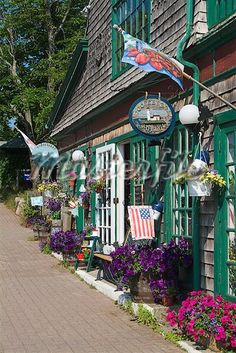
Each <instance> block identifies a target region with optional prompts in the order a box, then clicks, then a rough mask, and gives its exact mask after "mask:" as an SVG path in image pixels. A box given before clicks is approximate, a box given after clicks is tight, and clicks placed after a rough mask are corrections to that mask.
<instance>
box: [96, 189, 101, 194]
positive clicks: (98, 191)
mask: <svg viewBox="0 0 236 353" xmlns="http://www.w3.org/2000/svg"><path fill="white" fill-rule="evenodd" d="M95 191H96V193H97V194H101V192H102V191H103V188H96V189H95Z"/></svg>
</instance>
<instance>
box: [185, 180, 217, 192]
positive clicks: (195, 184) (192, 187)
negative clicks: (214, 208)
mask: <svg viewBox="0 0 236 353" xmlns="http://www.w3.org/2000/svg"><path fill="white" fill-rule="evenodd" d="M211 189H212V184H211V183H210V182H205V183H203V182H201V181H199V179H196V180H189V181H188V191H189V196H210V195H211Z"/></svg>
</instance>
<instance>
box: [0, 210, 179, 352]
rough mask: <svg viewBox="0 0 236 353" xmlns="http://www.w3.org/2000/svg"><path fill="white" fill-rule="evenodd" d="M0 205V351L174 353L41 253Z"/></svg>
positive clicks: (171, 348)
mask: <svg viewBox="0 0 236 353" xmlns="http://www.w3.org/2000/svg"><path fill="white" fill-rule="evenodd" d="M31 234H32V231H30V230H28V229H25V228H23V227H21V226H20V225H19V223H18V219H17V218H16V216H14V215H13V214H12V212H11V211H9V210H7V209H6V208H5V207H4V206H3V204H0V353H72V352H74V353H115V352H116V353H117V352H120V353H154V352H155V353H162V352H163V353H178V352H182V351H181V350H180V349H179V348H177V347H175V346H174V345H173V344H171V343H169V342H167V341H164V340H163V338H162V337H161V336H159V335H158V334H155V333H153V332H152V330H151V329H149V328H147V327H144V326H139V325H138V324H137V323H136V322H133V321H130V317H129V316H128V315H127V314H126V313H125V312H123V311H122V310H120V309H119V308H117V307H116V306H115V305H114V303H113V302H112V301H110V299H108V298H106V297H105V296H103V295H102V294H100V293H98V292H97V291H96V290H94V289H91V288H89V287H88V286H87V285H86V284H85V283H83V282H81V281H80V280H79V279H78V278H77V277H76V276H74V275H72V274H71V273H69V272H68V271H67V270H65V269H64V268H62V267H61V266H59V265H58V263H57V260H56V259H54V258H52V257H50V256H46V255H43V254H41V253H40V252H39V250H38V243H37V242H30V241H27V236H29V235H31Z"/></svg>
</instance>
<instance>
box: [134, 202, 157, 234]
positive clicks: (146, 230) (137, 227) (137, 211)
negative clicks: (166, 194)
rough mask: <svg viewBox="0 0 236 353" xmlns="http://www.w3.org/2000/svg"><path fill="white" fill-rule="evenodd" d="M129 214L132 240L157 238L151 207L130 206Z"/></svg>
mask: <svg viewBox="0 0 236 353" xmlns="http://www.w3.org/2000/svg"><path fill="white" fill-rule="evenodd" d="M128 212H129V220H130V230H131V235H132V238H134V239H136V240H140V239H152V238H154V237H155V230H154V220H153V210H152V207H151V206H128Z"/></svg>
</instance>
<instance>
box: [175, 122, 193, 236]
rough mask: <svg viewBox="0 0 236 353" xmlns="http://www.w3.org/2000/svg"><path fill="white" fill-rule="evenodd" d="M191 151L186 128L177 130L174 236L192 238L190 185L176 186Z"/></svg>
mask: <svg viewBox="0 0 236 353" xmlns="http://www.w3.org/2000/svg"><path fill="white" fill-rule="evenodd" d="M190 151H191V144H190V138H189V135H188V131H187V130H186V129H185V128H184V127H180V128H178V129H176V131H175V132H174V136H173V150H172V154H173V157H175V158H174V163H175V175H173V178H172V192H171V208H172V232H171V233H172V236H173V237H175V238H178V237H180V236H183V237H186V238H190V237H192V198H191V197H189V196H188V185H187V183H184V184H176V183H175V182H174V178H175V176H176V174H178V173H179V172H182V171H183V170H184V169H186V168H187V166H188V155H189V152H190Z"/></svg>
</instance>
